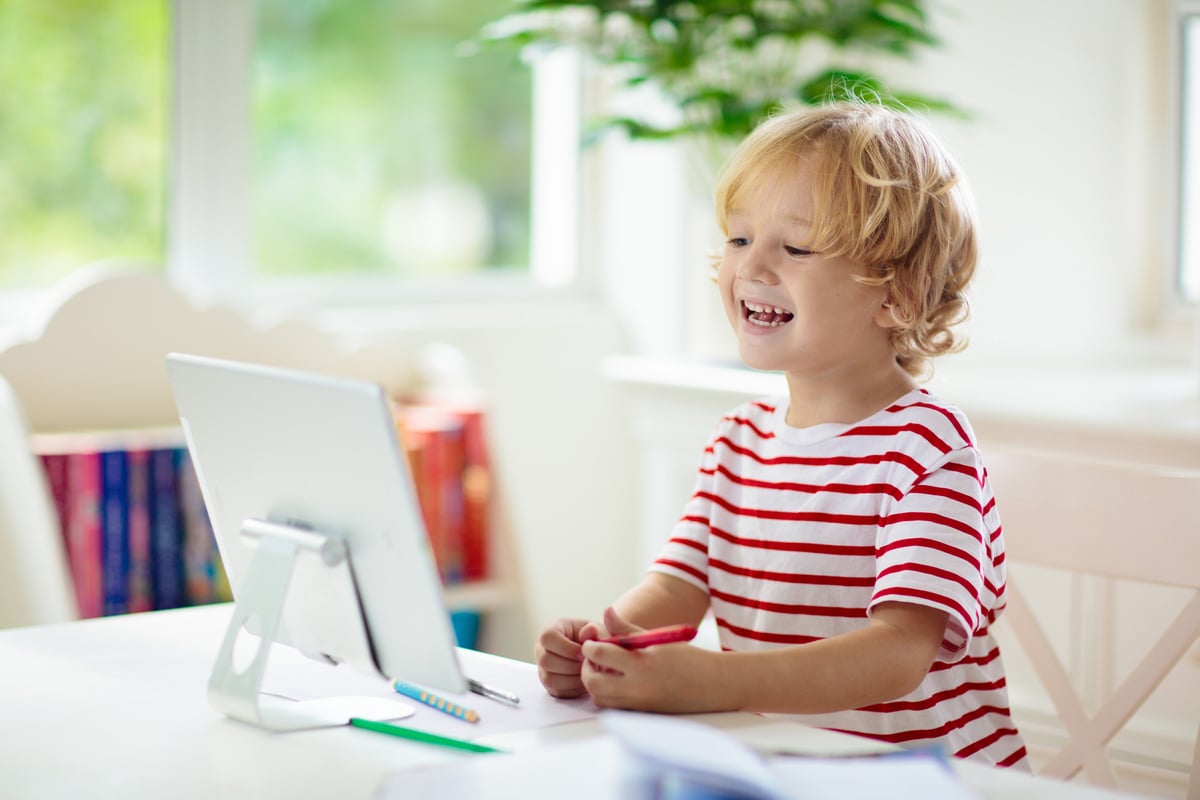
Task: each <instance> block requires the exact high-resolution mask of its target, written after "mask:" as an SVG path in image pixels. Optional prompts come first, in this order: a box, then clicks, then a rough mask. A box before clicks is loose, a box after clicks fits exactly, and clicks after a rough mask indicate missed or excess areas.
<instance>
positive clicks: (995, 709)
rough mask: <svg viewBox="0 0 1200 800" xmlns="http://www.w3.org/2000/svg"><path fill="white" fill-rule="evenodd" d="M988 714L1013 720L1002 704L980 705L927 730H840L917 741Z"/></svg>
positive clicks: (895, 740) (939, 735)
mask: <svg viewBox="0 0 1200 800" xmlns="http://www.w3.org/2000/svg"><path fill="white" fill-rule="evenodd" d="M988 714H996V715H999V716H1002V717H1004V718H1005V719H1007V720H1009V721H1010V722H1011V720H1012V717H1011V715H1010V714H1009V711H1008V709H1007V708H1001V707H1000V706H979V707H978V708H973V709H971V710H970V711H968V712H967V713H966V714H963V715H962V716H961V717H959V718H958V719H953V720H949V721H947V722H946V723H944V724H942V725H939V726H938V727H936V728H926V729H925V730H908V731H895V732H893V733H862V732H860V731H848V730H847V731H840V732H841V733H858V734H859V735H863V736H870V737H871V738H872V739H880V740H882V741H885V742H892V743H893V744H903V743H905V742H912V741H916V740H918V739H941V738H944V737H945V736H946V735H947V734H949V733H950V731H952V730H956V729H958V728H963V727H965V726H966V725H968V724H970V723H972V722H974V721H975V720H977V719H979V718H980V717H984V716H987V715H988Z"/></svg>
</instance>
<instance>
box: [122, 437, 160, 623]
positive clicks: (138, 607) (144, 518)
mask: <svg viewBox="0 0 1200 800" xmlns="http://www.w3.org/2000/svg"><path fill="white" fill-rule="evenodd" d="M125 458H126V477H127V481H128V493H129V494H128V517H127V523H126V524H127V530H128V538H129V571H128V574H127V576H126V584H125V587H126V592H127V602H126V608H127V609H128V610H129V611H130V612H139V611H151V610H153V609H154V588H153V572H152V568H153V565H152V560H151V553H152V550H151V542H150V451H148V450H144V449H140V448H139V449H135V450H128V451H126V453H125Z"/></svg>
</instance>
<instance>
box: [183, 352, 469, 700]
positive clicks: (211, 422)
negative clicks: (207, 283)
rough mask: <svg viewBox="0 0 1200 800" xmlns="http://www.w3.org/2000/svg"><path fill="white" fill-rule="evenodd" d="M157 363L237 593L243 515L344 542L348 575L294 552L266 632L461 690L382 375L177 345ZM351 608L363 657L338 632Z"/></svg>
mask: <svg viewBox="0 0 1200 800" xmlns="http://www.w3.org/2000/svg"><path fill="white" fill-rule="evenodd" d="M167 372H168V375H169V378H170V382H171V387H172V390H173V392H174V395H175V401H176V405H177V407H178V410H179V419H180V423H181V424H182V426H183V430H184V434H185V436H186V438H187V444H188V450H189V451H190V453H191V457H192V460H193V462H194V466H195V469H196V474H197V476H198V477H199V480H200V486H201V489H202V492H203V495H204V501H205V504H206V506H207V509H208V513H209V517H210V519H211V520H212V525H213V529H214V532H215V533H216V539H217V546H218V549H219V550H220V554H221V560H222V561H223V563H224V565H225V569H226V572H227V574H228V576H229V581H230V585H231V586H232V587H233V592H234V599H235V601H238V602H239V604H240V603H241V599H242V597H243V596H250V595H247V594H246V593H247V591H248V587H247V586H246V585H245V582H244V581H245V577H246V572H247V570H248V567H249V565H250V563H251V559H252V557H253V555H254V553H255V548H256V546H258V545H257V541H256V540H255V538H254V537H253V536H250V535H247V533H246V532H245V530H244V529H245V528H246V524H245V523H246V521H247V520H253V521H257V522H258V523H259V528H263V527H264V526H262V525H261V523H263V522H265V523H268V524H267V526H265V527H266V528H270V527H271V526H272V525H281V526H286V527H287V528H288V529H290V530H293V531H294V530H300V531H312V532H314V533H316V534H319V535H327V534H328V535H331V536H332V537H334V538H336V539H338V540H339V541H342V542H344V548H345V550H346V551H347V552H348V554H349V568H350V571H351V572H352V574H353V581H352V584H353V586H354V587H355V588H354V589H352V590H351V591H350V592H349V593H347V592H345V591H340V590H339V586H337V585H332V584H330V583H329V581H330V580H331V575H332V572H331V571H330V570H329V569H326V568H324V566H323V565H322V563H321V559H320V558H319V557H310V558H300V559H297V560H296V562H295V566H294V568H293V569H292V570H291V575H290V581H289V582H288V585H287V588H286V601H285V602H284V603H283V613H282V618H281V623H280V627H279V629H278V632H277V634H276V635H275V636H274V639H275V641H279V642H283V643H286V644H290V645H292V646H295V647H297V648H299V649H300V650H302V651H305V652H307V653H310V654H320V655H324V656H327V657H329V658H331V659H332V660H335V661H339V662H340V661H349V662H350V663H354V666H356V667H357V668H359V669H363V670H367V671H373V672H377V673H379V674H381V675H383V676H384V677H386V678H389V679H396V678H403V679H404V680H407V681H414V682H417V683H423V684H429V685H431V686H434V687H438V688H442V689H445V690H446V691H451V692H461V691H464V690H465V688H466V683H465V681H464V679H463V676H462V672H461V670H460V668H459V664H458V656H457V652H456V649H455V640H454V632H453V627H452V625H451V622H450V615H449V611H448V609H447V607H446V605H445V602H444V599H443V596H442V586H441V581H440V579H439V577H438V571H437V567H436V564H435V562H434V558H433V553H432V550H431V548H430V545H429V539H428V536H427V535H426V531H425V527H424V523H423V521H422V517H421V513H420V509H419V507H418V505H417V499H416V498H417V495H416V491H415V488H414V486H413V482H412V477H411V475H410V473H409V469H408V464H407V462H406V460H405V457H404V452H403V449H402V448H401V446H400V443H399V441H398V440H397V434H396V427H395V424H394V422H393V418H392V415H391V411H390V408H389V405H388V398H387V395H386V393H385V391H384V390H383V388H382V387H381V386H378V385H376V384H372V383H367V382H363V381H354V380H346V379H341V378H333V377H328V376H323V375H314V374H309V373H304V372H299V371H294V370H287V369H279V368H273V367H265V366H259V365H254V364H248V363H240V362H233V361H224V360H218V359H213V358H204V357H199V356H193V355H183V354H178V353H172V354H170V355H168V356H167ZM343 588H344V587H343ZM355 594H357V597H355V596H354V595H355ZM350 606H357V607H356V608H351V607H350ZM354 614H360V615H361V618H362V621H363V624H362V626H361V628H365V632H366V634H367V640H368V643H369V651H370V657H369V658H367V659H366V661H368V662H369V663H362V661H363V659H362V658H361V654H360V655H359V657H357V658H356V656H355V650H354V647H352V646H351V644H350V643H347V642H346V641H343V640H342V638H341V634H342V632H344V631H347V630H350V629H351V628H353V623H354V622H355V619H354V616H353V615H354ZM361 628H360V629H361ZM360 639H361V637H360ZM355 662H357V663H355Z"/></svg>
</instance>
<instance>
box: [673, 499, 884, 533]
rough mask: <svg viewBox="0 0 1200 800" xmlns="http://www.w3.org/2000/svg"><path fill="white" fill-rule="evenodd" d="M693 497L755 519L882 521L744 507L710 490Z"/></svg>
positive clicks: (842, 522)
mask: <svg viewBox="0 0 1200 800" xmlns="http://www.w3.org/2000/svg"><path fill="white" fill-rule="evenodd" d="M693 497H698V498H700V499H702V500H707V501H709V502H710V503H712V504H713V505H716V506H720V507H721V508H723V509H725V510H726V511H728V512H729V513H730V514H735V515H737V516H739V517H753V518H755V519H778V520H784V521H787V522H827V523H831V524H835V525H871V526H876V525H879V523H880V518H879V516H878V515H877V514H830V513H829V512H826V511H774V510H770V509H765V508H744V507H742V506H735V505H734V504H733V503H731V502H729V501H728V500H726V499H724V498H722V497H718V496H717V495H715V494H712V493H710V492H696V494H695V495H693Z"/></svg>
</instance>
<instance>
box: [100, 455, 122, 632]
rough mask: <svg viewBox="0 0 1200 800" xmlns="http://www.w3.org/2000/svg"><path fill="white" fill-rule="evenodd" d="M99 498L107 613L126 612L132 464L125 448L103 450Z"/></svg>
mask: <svg viewBox="0 0 1200 800" xmlns="http://www.w3.org/2000/svg"><path fill="white" fill-rule="evenodd" d="M100 498H101V516H100V520H101V522H100V524H101V534H100V541H101V553H102V554H103V557H104V566H103V568H102V570H101V574H102V576H103V585H104V613H105V614H106V615H108V614H124V613H125V611H126V610H127V609H128V593H127V590H126V582H127V580H128V577H129V527H128V526H129V468H128V463H127V461H126V456H125V451H124V450H106V451H105V452H103V453H101V454H100Z"/></svg>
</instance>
